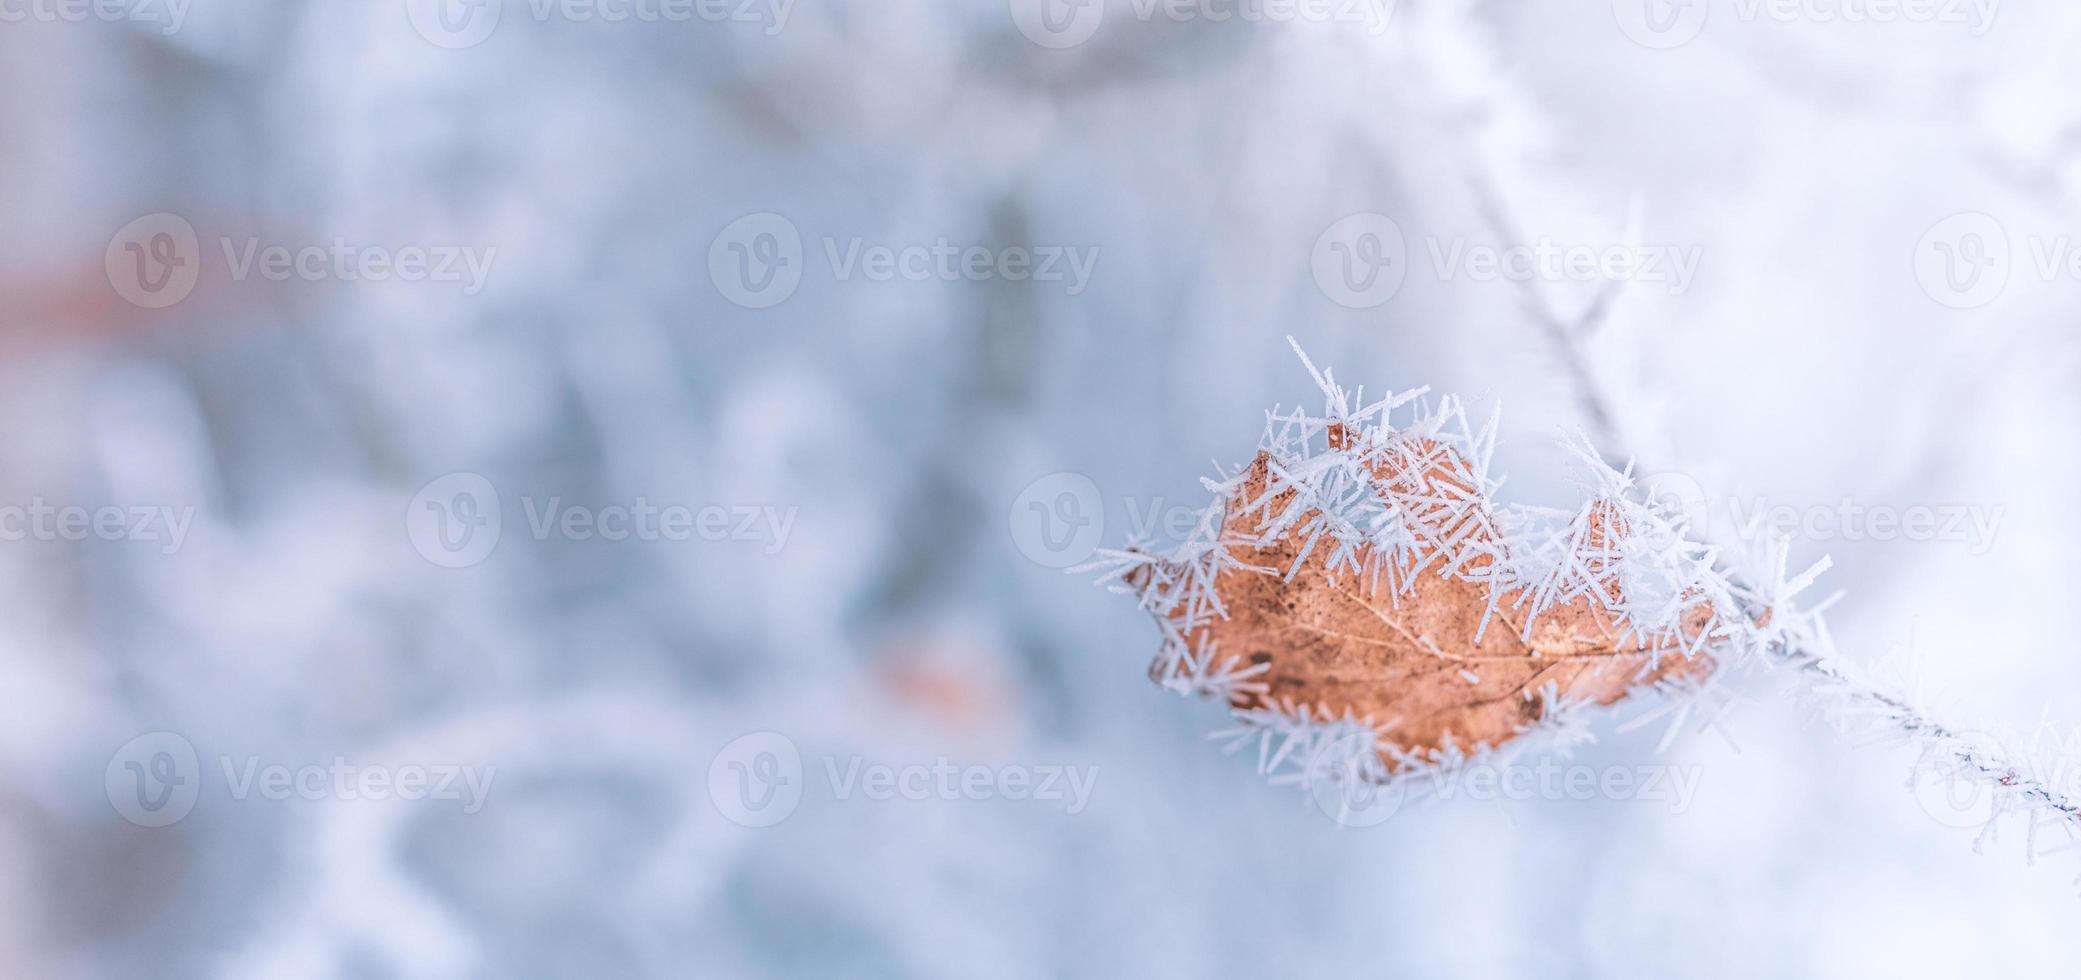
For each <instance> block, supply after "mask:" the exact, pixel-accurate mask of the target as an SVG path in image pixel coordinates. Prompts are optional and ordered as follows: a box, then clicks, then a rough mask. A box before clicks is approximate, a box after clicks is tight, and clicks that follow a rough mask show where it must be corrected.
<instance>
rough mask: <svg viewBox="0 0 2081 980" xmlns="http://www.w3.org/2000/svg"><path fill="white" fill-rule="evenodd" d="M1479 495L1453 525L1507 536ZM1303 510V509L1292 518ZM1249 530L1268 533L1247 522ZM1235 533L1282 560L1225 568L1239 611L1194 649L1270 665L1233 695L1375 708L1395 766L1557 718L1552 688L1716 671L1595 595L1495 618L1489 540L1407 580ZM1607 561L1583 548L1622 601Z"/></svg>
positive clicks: (1238, 497)
mask: <svg viewBox="0 0 2081 980" xmlns="http://www.w3.org/2000/svg"><path fill="white" fill-rule="evenodd" d="M1330 443H1331V446H1332V447H1333V448H1339V449H1341V448H1344V446H1343V433H1342V432H1341V430H1339V429H1337V428H1335V427H1332V429H1331V431H1330ZM1421 447H1422V448H1421V450H1420V451H1418V452H1416V453H1412V454H1404V455H1402V456H1401V457H1399V458H1404V459H1407V458H1418V459H1430V460H1447V459H1457V457H1455V456H1453V453H1454V450H1452V449H1451V448H1449V447H1446V446H1442V445H1439V444H1437V443H1429V442H1424V443H1421ZM1270 465H1271V458H1270V456H1269V455H1267V454H1265V453H1262V452H1261V453H1259V454H1258V456H1257V458H1256V460H1255V461H1254V462H1253V463H1252V465H1251V467H1250V469H1249V470H1248V471H1247V473H1246V474H1245V475H1244V478H1243V479H1242V480H1241V481H1240V482H1239V485H1238V486H1237V488H1236V489H1235V490H1234V491H1233V493H1232V495H1231V496H1230V498H1229V502H1228V507H1227V509H1226V513H1227V514H1229V515H1238V514H1242V513H1243V512H1244V511H1245V509H1246V504H1247V503H1248V502H1250V501H1256V500H1261V499H1263V497H1264V494H1265V492H1266V490H1267V487H1268V486H1269V485H1270V475H1269V470H1268V467H1269V466H1270ZM1372 470H1373V479H1374V481H1375V483H1376V486H1379V487H1381V488H1383V489H1396V488H1398V482H1397V481H1401V482H1400V485H1399V489H1402V490H1404V491H1407V490H1408V489H1409V487H1410V485H1412V484H1418V485H1420V484H1426V483H1427V484H1428V485H1429V486H1430V487H1431V488H1433V490H1435V489H1436V488H1438V487H1441V486H1442V487H1445V488H1447V490H1448V491H1450V490H1451V489H1452V488H1457V489H1458V490H1459V491H1461V492H1464V493H1467V494H1470V495H1471V494H1472V493H1473V489H1472V488H1470V487H1467V486H1466V485H1465V483H1464V482H1461V481H1460V480H1458V479H1457V478H1455V477H1454V475H1453V473H1454V472H1455V471H1459V470H1458V468H1457V467H1450V466H1445V465H1438V464H1435V463H1434V464H1433V465H1432V466H1431V467H1430V468H1429V469H1428V471H1426V472H1420V473H1412V472H1407V471H1397V470H1395V469H1394V468H1393V467H1392V466H1390V465H1387V464H1378V463H1376V464H1374V465H1373V467H1372ZM1293 496H1294V491H1293V490H1292V489H1287V490H1285V491H1284V492H1283V493H1281V494H1279V495H1277V496H1274V497H1273V498H1271V499H1272V501H1273V506H1272V508H1270V509H1269V511H1267V510H1266V509H1264V508H1259V510H1258V511H1257V512H1258V513H1267V512H1275V511H1279V510H1283V508H1284V506H1285V505H1286V504H1288V503H1290V502H1291V501H1292V499H1293ZM1440 506H1441V507H1443V505H1440ZM1480 506H1481V505H1480V504H1479V503H1478V502H1477V503H1476V504H1475V505H1474V506H1473V507H1462V508H1459V509H1457V511H1456V512H1455V514H1454V515H1452V518H1453V520H1454V521H1456V522H1458V523H1457V524H1456V526H1454V528H1453V534H1454V535H1455V536H1458V535H1465V536H1466V540H1468V541H1469V542H1470V543H1472V544H1478V545H1485V546H1491V547H1496V546H1499V545H1498V544H1497V542H1496V541H1495V540H1494V531H1493V530H1492V529H1491V528H1490V527H1489V525H1488V522H1487V521H1486V520H1483V519H1481V513H1480V511H1479V510H1478V509H1477V508H1479V507H1480ZM1609 513H1610V512H1608V511H1593V512H1592V521H1591V533H1592V539H1593V540H1592V541H1591V542H1590V545H1591V547H1592V548H1594V549H1601V548H1602V541H1601V540H1597V538H1598V537H1599V536H1601V535H1602V533H1603V532H1604V530H1605V527H1604V525H1603V524H1602V523H1601V521H1603V520H1605V519H1609V518H1607V516H1606V515H1608V514H1609ZM1228 520H1231V521H1233V520H1238V518H1237V517H1235V516H1230V517H1229V518H1228ZM1245 520H1246V521H1247V519H1245ZM1305 523H1306V519H1305V518H1303V520H1301V521H1298V522H1295V523H1294V525H1293V526H1295V527H1300V526H1303V525H1305ZM1241 536H1242V537H1246V538H1254V537H1256V536H1257V535H1256V534H1254V533H1251V531H1249V530H1246V531H1245V532H1244V534H1243V535H1241ZM1237 537H1238V536H1236V535H1224V538H1225V539H1226V540H1227V541H1228V542H1229V543H1228V544H1227V548H1228V551H1229V554H1230V557H1231V558H1232V559H1234V560H1235V562H1239V563H1241V564H1242V565H1245V566H1254V567H1255V568H1257V569H1274V570H1277V571H1276V572H1273V573H1270V574H1267V573H1266V572H1263V571H1254V570H1252V569H1250V568H1233V567H1231V568H1228V569H1225V570H1224V571H1222V572H1221V573H1220V575H1219V577H1218V578H1217V579H1216V580H1215V584H1214V591H1215V592H1216V594H1217V595H1218V597H1219V599H1220V602H1221V604H1222V606H1223V607H1225V608H1226V610H1227V616H1226V617H1225V618H1224V617H1220V616H1213V617H1203V618H1202V619H1201V620H1200V622H1199V623H1198V625H1197V626H1194V627H1191V628H1189V629H1187V630H1186V631H1185V632H1184V636H1185V639H1186V642H1187V643H1188V644H1189V648H1190V649H1195V650H1198V649H1208V647H1207V646H1206V644H1209V643H1211V644H1212V647H1211V649H1213V650H1215V651H1217V657H1218V659H1220V660H1223V661H1227V660H1229V659H1230V658H1237V663H1238V665H1239V666H1245V667H1247V666H1249V665H1261V666H1262V668H1263V670H1262V671H1261V672H1259V673H1257V674H1256V675H1255V676H1253V677H1251V678H1250V680H1251V681H1252V682H1253V683H1250V684H1247V685H1236V686H1234V687H1232V688H1230V689H1229V690H1230V702H1231V705H1232V706H1233V707H1235V708H1238V709H1254V708H1281V709H1286V710H1291V709H1293V708H1295V707H1298V706H1306V707H1308V708H1310V710H1311V711H1312V713H1313V716H1314V717H1316V718H1342V717H1346V716H1347V714H1348V716H1349V717H1351V718H1354V719H1360V720H1370V722H1371V723H1372V725H1374V726H1375V728H1376V730H1379V731H1381V732H1382V734H1381V738H1380V745H1381V750H1382V754H1383V757H1384V758H1385V759H1386V761H1387V764H1388V770H1389V771H1390V772H1393V771H1398V770H1400V769H1402V768H1404V767H1406V766H1407V765H1408V762H1407V761H1406V760H1407V759H1409V758H1412V757H1414V758H1425V759H1428V758H1432V757H1434V756H1433V753H1434V752H1435V751H1436V750H1439V749H1441V748H1444V747H1445V746H1446V745H1447V744H1448V740H1449V741H1450V744H1452V745H1454V746H1456V747H1458V748H1459V749H1461V750H1467V751H1472V750H1473V749H1474V748H1475V747H1476V746H1478V745H1483V744H1485V745H1487V746H1490V747H1497V746H1501V745H1503V744H1504V743H1506V742H1509V741H1510V740H1512V739H1514V738H1516V737H1518V736H1519V735H1520V734H1522V733H1523V732H1524V731H1526V730H1527V729H1528V728H1530V727H1531V726H1533V725H1534V724H1536V723H1537V722H1539V721H1541V720H1542V719H1544V718H1545V717H1546V716H1547V714H1548V712H1549V711H1551V710H1552V709H1553V708H1554V705H1553V704H1549V703H1548V701H1549V699H1550V697H1551V698H1553V699H1555V700H1558V701H1559V702H1562V703H1581V702H1589V703H1595V704H1600V705H1608V704H1611V703H1613V702H1616V701H1618V700H1619V699H1621V698H1623V697H1625V696H1626V695H1627V693H1628V692H1630V691H1632V690H1634V689H1636V688H1641V687H1644V686H1648V685H1652V684H1655V683H1656V682H1658V681H1662V680H1667V679H1675V678H1679V677H1685V676H1690V677H1700V678H1702V677H1703V676H1704V675H1705V674H1707V673H1709V672H1710V671H1711V670H1712V668H1713V662H1712V661H1711V659H1710V658H1709V657H1708V656H1707V655H1705V654H1703V653H1696V654H1692V655H1689V656H1687V655H1686V654H1685V653H1684V652H1683V651H1681V650H1678V649H1676V648H1674V647H1658V646H1652V645H1650V644H1649V643H1647V642H1646V641H1644V640H1642V639H1641V638H1640V637H1638V636H1637V635H1634V634H1630V633H1628V631H1626V630H1625V629H1624V628H1623V627H1622V626H1620V625H1619V624H1618V623H1616V622H1615V621H1614V617H1613V615H1612V614H1611V613H1610V612H1609V611H1607V609H1606V608H1605V607H1604V605H1602V604H1600V603H1597V602H1594V601H1591V599H1590V597H1588V596H1577V597H1575V598H1574V599H1573V600H1572V601H1566V602H1557V603H1555V604H1553V605H1551V606H1549V607H1548V608H1546V609H1544V610H1543V611H1541V612H1540V613H1539V614H1538V616H1537V617H1536V618H1535V619H1534V621H1533V624H1532V628H1531V630H1530V631H1529V633H1528V632H1527V631H1526V629H1525V622H1524V615H1523V612H1522V609H1523V608H1525V607H1524V606H1521V605H1520V604H1519V603H1518V600H1519V599H1520V598H1522V596H1521V594H1520V593H1519V592H1505V593H1503V594H1502V595H1501V596H1500V597H1499V601H1498V602H1497V603H1496V604H1495V611H1494V614H1493V615H1494V619H1493V620H1492V621H1491V622H1489V624H1488V626H1487V628H1486V629H1485V630H1484V629H1482V625H1481V624H1482V620H1483V615H1484V613H1486V612H1488V611H1489V609H1490V594H1489V593H1490V586H1489V585H1488V584H1487V583H1486V582H1483V581H1479V580H1478V576H1479V573H1480V572H1481V571H1482V570H1483V569H1484V567H1485V566H1486V564H1487V563H1488V562H1490V561H1492V559H1491V558H1490V557H1488V556H1487V555H1485V554H1480V552H1481V551H1483V550H1484V549H1483V548H1480V547H1470V548H1467V549H1466V551H1467V553H1469V554H1473V555H1475V557H1472V558H1471V559H1469V560H1468V561H1467V562H1466V564H1465V565H1464V567H1463V568H1462V569H1461V570H1459V571H1457V572H1455V573H1454V574H1451V575H1440V574H1438V573H1437V571H1436V570H1435V569H1431V570H1426V571H1425V572H1424V573H1422V574H1420V575H1417V576H1415V577H1413V578H1412V579H1411V580H1410V582H1409V584H1408V586H1407V587H1406V589H1403V590H1400V591H1398V590H1395V589H1392V588H1389V587H1388V586H1387V585H1385V584H1380V583H1377V582H1374V581H1369V580H1367V579H1366V578H1365V577H1362V576H1355V575H1352V574H1350V573H1349V572H1348V571H1346V572H1344V573H1343V574H1339V575H1335V576H1333V575H1332V574H1331V573H1330V569H1329V567H1328V563H1327V562H1326V561H1325V560H1324V558H1323V556H1322V554H1321V553H1320V551H1319V550H1318V551H1316V552H1313V553H1311V554H1310V555H1309V557H1308V559H1307V560H1306V561H1305V562H1303V563H1302V564H1301V565H1300V567H1299V570H1298V571H1297V572H1296V573H1295V574H1294V575H1293V576H1292V577H1291V578H1290V579H1289V578H1288V577H1286V575H1285V574H1284V572H1285V571H1286V570H1287V569H1290V568H1293V567H1294V565H1295V562H1296V560H1298V559H1299V558H1300V557H1301V555H1302V552H1303V549H1304V548H1305V547H1306V545H1307V542H1306V540H1305V539H1304V538H1303V537H1302V535H1301V534H1299V533H1297V532H1291V531H1290V532H1288V533H1286V534H1283V535H1281V536H1279V537H1277V538H1275V539H1274V540H1273V541H1271V542H1270V543H1269V544H1267V545H1264V546H1262V547H1260V546H1257V545H1255V544H1252V543H1250V542H1248V541H1238V540H1236V538H1237ZM1599 561H1601V559H1600V558H1597V557H1586V558H1585V563H1586V564H1588V565H1589V566H1590V567H1591V568H1592V569H1593V570H1594V571H1596V572H1597V573H1598V574H1599V578H1600V579H1601V580H1603V581H1604V582H1605V585H1604V588H1605V589H1606V590H1607V591H1608V592H1609V593H1610V596H1611V598H1612V599H1614V600H1617V599H1618V598H1620V596H1619V593H1618V589H1619V585H1618V581H1617V578H1616V576H1615V575H1614V576H1608V577H1607V576H1605V575H1604V574H1603V573H1604V569H1603V568H1602V566H1601V565H1599V564H1598V563H1599ZM1440 567H1442V565H1441V566H1440ZM1137 584H1139V583H1137ZM1171 615H1172V618H1173V620H1174V621H1175V622H1178V623H1179V624H1180V626H1181V628H1183V627H1185V626H1186V623H1185V620H1184V619H1183V617H1184V616H1185V612H1184V611H1183V609H1182V608H1181V609H1179V610H1175V611H1173V613H1172V614H1171ZM1710 617H1711V609H1710V607H1709V606H1707V605H1702V604H1701V605H1698V606H1694V607H1692V609H1691V610H1690V612H1689V613H1688V614H1687V615H1686V617H1685V624H1684V625H1685V629H1684V632H1685V633H1687V634H1690V635H1693V636H1695V635H1698V631H1699V630H1700V629H1703V628H1704V626H1705V623H1706V621H1707V620H1709V619H1710ZM1477 634H1479V639H1477ZM1182 669H1183V668H1182V667H1179V666H1177V665H1176V664H1175V662H1172V663H1170V664H1169V665H1166V662H1164V661H1159V662H1158V665H1157V668H1156V671H1157V673H1158V675H1159V676H1158V679H1159V680H1164V679H1166V675H1168V676H1170V677H1175V676H1176V674H1177V673H1178V672H1179V671H1181V670H1182ZM1550 684H1551V688H1549V685H1550Z"/></svg>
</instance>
